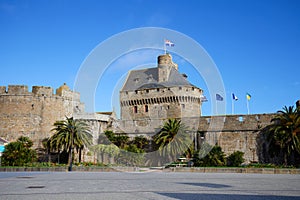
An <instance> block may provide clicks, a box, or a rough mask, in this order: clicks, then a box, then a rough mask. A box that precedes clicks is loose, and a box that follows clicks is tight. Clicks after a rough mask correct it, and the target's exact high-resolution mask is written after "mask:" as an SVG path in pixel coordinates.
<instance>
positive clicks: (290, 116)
mask: <svg viewBox="0 0 300 200" xmlns="http://www.w3.org/2000/svg"><path fill="white" fill-rule="evenodd" d="M271 122H272V124H270V125H268V126H266V127H265V128H264V129H263V130H262V132H263V133H264V134H265V138H266V140H267V142H268V152H269V154H270V156H271V157H274V156H277V157H279V160H281V161H279V162H283V164H284V165H288V164H289V162H291V161H293V160H294V159H295V155H296V154H299V153H300V110H299V109H297V108H294V107H293V106H289V107H286V106H285V107H284V108H283V110H280V111H278V112H277V115H276V116H275V117H274V118H273V119H272V120H271Z"/></svg>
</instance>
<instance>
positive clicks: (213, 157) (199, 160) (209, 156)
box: [194, 144, 226, 167]
mask: <svg viewBox="0 0 300 200" xmlns="http://www.w3.org/2000/svg"><path fill="white" fill-rule="evenodd" d="M203 149H204V150H203V152H202V151H201V150H202V148H201V150H200V152H198V153H197V154H196V156H194V161H195V164H194V166H196V167H220V166H225V165H226V159H225V154H224V152H223V151H222V148H221V147H220V146H214V147H212V148H211V146H210V145H209V144H205V146H204V147H203ZM209 150H210V151H209ZM207 152H208V153H207ZM203 156H204V157H203Z"/></svg>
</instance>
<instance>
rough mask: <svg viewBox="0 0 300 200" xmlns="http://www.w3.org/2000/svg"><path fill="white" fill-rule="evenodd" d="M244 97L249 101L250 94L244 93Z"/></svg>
mask: <svg viewBox="0 0 300 200" xmlns="http://www.w3.org/2000/svg"><path fill="white" fill-rule="evenodd" d="M246 98H247V100H248V101H249V100H250V99H251V95H250V94H249V93H247V94H246Z"/></svg>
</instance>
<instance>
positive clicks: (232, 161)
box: [227, 151, 245, 167]
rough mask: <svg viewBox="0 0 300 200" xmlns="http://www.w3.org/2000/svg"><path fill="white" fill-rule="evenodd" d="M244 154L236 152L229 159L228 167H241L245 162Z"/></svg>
mask: <svg viewBox="0 0 300 200" xmlns="http://www.w3.org/2000/svg"><path fill="white" fill-rule="evenodd" d="M243 156H244V153H243V152H241V151H235V152H233V153H232V154H230V155H229V156H228V157H227V166H229V167H239V166H241V164H242V163H243V162H244V161H245V159H244V158H243Z"/></svg>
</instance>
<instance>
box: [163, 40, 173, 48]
mask: <svg viewBox="0 0 300 200" xmlns="http://www.w3.org/2000/svg"><path fill="white" fill-rule="evenodd" d="M165 45H166V46H169V47H174V46H175V44H174V43H173V42H171V41H170V40H165Z"/></svg>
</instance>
